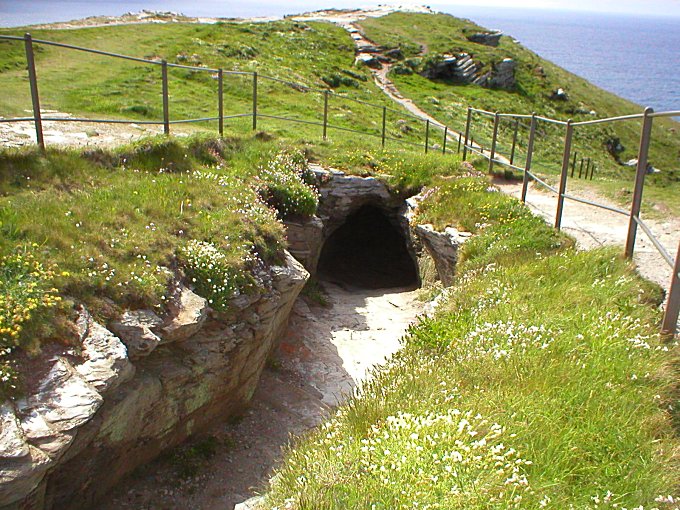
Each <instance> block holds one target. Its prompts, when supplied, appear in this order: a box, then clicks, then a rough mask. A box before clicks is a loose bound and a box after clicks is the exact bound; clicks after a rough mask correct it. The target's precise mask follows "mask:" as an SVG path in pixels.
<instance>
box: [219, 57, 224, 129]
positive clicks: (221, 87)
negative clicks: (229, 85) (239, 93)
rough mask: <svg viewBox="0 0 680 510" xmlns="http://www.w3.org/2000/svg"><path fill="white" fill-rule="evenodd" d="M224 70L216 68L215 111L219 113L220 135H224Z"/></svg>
mask: <svg viewBox="0 0 680 510" xmlns="http://www.w3.org/2000/svg"><path fill="white" fill-rule="evenodd" d="M223 92H224V72H223V71H222V69H218V70H217V112H218V115H219V117H220V118H219V121H218V126H219V127H218V129H219V132H220V136H224V93H223Z"/></svg>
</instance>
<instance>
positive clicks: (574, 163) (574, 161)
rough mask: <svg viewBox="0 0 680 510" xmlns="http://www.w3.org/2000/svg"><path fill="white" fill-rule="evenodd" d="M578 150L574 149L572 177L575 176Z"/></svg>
mask: <svg viewBox="0 0 680 510" xmlns="http://www.w3.org/2000/svg"><path fill="white" fill-rule="evenodd" d="M577 156H578V152H576V151H574V159H572V161H571V177H574V171H575V170H576V157H577Z"/></svg>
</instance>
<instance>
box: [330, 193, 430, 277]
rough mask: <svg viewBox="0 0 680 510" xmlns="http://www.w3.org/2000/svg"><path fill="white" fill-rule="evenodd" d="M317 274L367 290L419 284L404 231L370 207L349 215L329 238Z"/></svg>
mask: <svg viewBox="0 0 680 510" xmlns="http://www.w3.org/2000/svg"><path fill="white" fill-rule="evenodd" d="M318 274H319V277H320V278H321V279H323V280H327V281H331V282H335V283H340V284H344V285H349V286H352V287H359V288H365V289H385V288H394V287H417V286H418V284H419V283H420V281H419V277H418V270H417V267H416V263H415V261H414V259H413V257H412V256H411V254H410V253H409V251H408V248H407V241H406V238H405V235H404V233H403V231H402V230H401V229H400V228H398V227H397V226H395V225H394V224H393V223H392V222H391V221H390V220H389V218H388V217H387V216H386V214H385V212H383V211H382V210H381V209H379V208H378V207H374V206H371V205H365V206H363V207H361V208H360V209H359V210H357V211H356V212H354V213H352V214H351V215H349V216H348V217H347V219H346V221H345V223H344V224H343V225H341V226H340V227H339V228H338V229H337V230H335V231H334V232H333V233H332V234H331V235H330V236H329V237H328V239H327V240H326V242H325V243H324V246H323V249H322V250H321V257H320V259H319V265H318Z"/></svg>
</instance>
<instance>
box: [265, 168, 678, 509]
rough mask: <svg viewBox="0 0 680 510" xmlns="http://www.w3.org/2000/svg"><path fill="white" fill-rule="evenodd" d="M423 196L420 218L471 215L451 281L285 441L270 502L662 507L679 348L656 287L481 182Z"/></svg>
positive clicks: (673, 467)
mask: <svg viewBox="0 0 680 510" xmlns="http://www.w3.org/2000/svg"><path fill="white" fill-rule="evenodd" d="M429 201H430V204H429V205H428V203H427V201H426V203H425V206H424V208H423V211H422V212H421V218H420V219H430V220H432V221H433V222H434V223H435V224H437V223H441V222H443V221H444V220H443V212H442V211H443V210H446V207H447V205H448V206H453V205H454V204H455V205H457V206H459V205H461V201H462V202H464V204H463V205H464V207H462V208H453V209H449V211H450V213H451V220H450V223H451V224H456V223H459V224H460V222H461V221H464V218H466V217H467V216H470V217H471V218H477V219H476V220H475V223H474V224H473V225H472V228H473V229H474V230H476V232H477V235H476V236H475V237H473V238H472V240H471V241H469V243H467V244H466V245H464V248H463V258H464V260H465V262H464V263H463V264H462V272H461V273H460V275H459V277H458V281H457V283H456V284H455V286H454V287H453V288H451V289H450V290H449V291H448V293H447V297H446V299H445V300H444V301H443V304H442V305H441V306H440V307H439V309H438V311H437V312H436V314H435V315H434V316H433V317H430V318H422V319H421V320H420V321H419V322H418V323H417V324H415V325H413V326H412V327H411V329H410V330H409V332H408V334H407V335H406V337H405V338H404V339H403V343H404V348H403V350H402V351H400V352H399V353H398V354H396V355H395V356H394V357H393V358H392V359H391V360H390V361H389V362H388V363H387V364H386V365H385V366H384V367H382V368H380V369H378V370H377V371H376V372H375V373H374V378H373V379H372V380H371V381H369V382H368V383H367V384H365V385H364V386H363V387H362V388H361V389H359V390H357V391H356V393H355V394H354V395H353V396H352V397H351V398H350V399H349V401H348V402H347V403H346V404H345V405H343V406H342V407H340V408H339V410H338V411H337V413H336V414H335V415H334V416H333V417H332V418H331V419H330V420H329V421H328V422H327V423H325V424H324V425H323V426H322V427H321V428H320V429H319V430H317V431H315V432H313V433H312V434H310V436H309V437H307V438H304V439H303V440H301V441H300V442H299V443H298V444H297V445H295V446H294V447H293V448H291V449H290V450H289V451H288V452H287V455H286V460H285V463H284V465H283V466H282V468H281V469H280V470H279V473H278V476H276V477H275V478H274V484H273V488H272V489H271V491H270V492H269V493H268V494H267V499H266V502H267V507H269V508H287V509H313V508H329V509H330V508H337V509H341V508H367V509H369V508H376V509H378V508H384V509H398V508H403V509H412V508H431V509H434V508H441V509H452V508H466V509H474V508H479V509H481V508H485V509H486V508H498V509H506V508H555V509H565V508H574V509H577V508H578V509H586V508H593V509H594V508H619V509H621V508H627V509H632V508H660V509H670V508H674V506H673V504H672V500H671V499H669V498H668V495H669V494H671V495H672V494H674V493H677V480H678V475H679V474H680V464H679V463H678V458H677V452H678V446H679V443H678V438H677V434H676V430H674V428H673V420H674V418H675V419H677V416H674V415H673V413H674V411H673V409H674V407H675V406H676V402H674V399H677V370H676V369H674V368H672V367H673V362H677V347H676V345H675V344H668V343H664V342H662V341H661V340H660V339H659V336H658V334H657V331H658V329H657V328H658V326H657V324H658V319H659V316H658V308H657V304H658V302H659V299H660V295H659V291H658V289H657V288H655V287H654V286H653V285H651V284H648V283H647V282H645V281H644V280H642V279H640V278H639V276H637V275H636V274H635V273H634V271H633V269H632V267H631V266H630V265H629V264H628V263H627V262H626V261H624V260H623V259H621V258H620V257H619V256H618V255H616V254H614V252H612V251H611V250H606V249H603V250H593V251H588V252H578V251H575V250H574V249H573V248H571V247H570V244H571V243H570V242H569V240H567V239H565V238H564V237H562V236H560V235H559V234H557V233H555V232H554V231H552V229H550V228H549V227H547V226H546V225H545V224H543V223H542V222H541V221H540V220H539V219H535V222H534V220H532V219H531V215H530V214H529V213H528V211H526V210H525V209H523V207H522V206H519V205H518V204H517V202H516V201H513V200H511V199H509V198H508V197H505V196H502V195H500V194H498V193H495V192H492V191H487V190H486V189H485V186H484V187H483V182H482V181H481V180H480V181H475V180H471V179H469V178H467V179H463V180H461V181H458V182H456V181H453V182H452V183H447V185H446V186H442V187H440V189H439V190H438V191H436V192H435V193H434V194H433V198H431V199H429ZM440 213H441V214H440ZM499 229H502V230H503V232H504V233H503V235H499ZM535 232H538V233H539V235H538V236H533V233H535ZM529 236H531V241H529V242H528V241H527V239H528V237H529ZM480 246H484V249H481V250H480V249H479V247H480ZM489 251H492V252H493V253H494V257H498V258H496V260H491V258H490V257H488V256H487V253H488V252H489ZM675 366H677V365H675ZM676 424H677V422H676Z"/></svg>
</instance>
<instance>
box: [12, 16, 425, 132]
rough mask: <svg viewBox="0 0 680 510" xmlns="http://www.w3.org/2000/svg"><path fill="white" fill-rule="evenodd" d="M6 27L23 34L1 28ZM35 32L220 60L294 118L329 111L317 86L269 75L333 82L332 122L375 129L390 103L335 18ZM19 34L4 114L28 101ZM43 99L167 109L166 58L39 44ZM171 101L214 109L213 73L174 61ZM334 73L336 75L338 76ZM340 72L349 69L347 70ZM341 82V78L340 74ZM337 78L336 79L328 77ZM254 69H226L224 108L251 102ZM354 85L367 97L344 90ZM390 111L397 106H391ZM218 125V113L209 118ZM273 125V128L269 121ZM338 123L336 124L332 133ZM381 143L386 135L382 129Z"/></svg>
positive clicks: (78, 108) (265, 110) (184, 110)
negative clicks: (153, 62) (122, 57)
mask: <svg viewBox="0 0 680 510" xmlns="http://www.w3.org/2000/svg"><path fill="white" fill-rule="evenodd" d="M0 34H10V35H23V32H21V31H19V30H16V29H14V30H11V29H1V30H0ZM32 35H33V37H34V39H46V40H51V41H56V42H62V43H68V44H74V45H77V46H82V47H86V48H93V49H99V50H104V51H109V52H114V53H121V54H125V55H131V56H136V57H142V58H147V59H155V60H160V59H166V60H167V61H168V62H170V63H178V64H183V65H192V66H207V67H211V68H218V67H219V68H223V69H224V70H225V71H240V72H248V73H252V72H253V71H257V72H258V73H259V74H260V78H259V80H258V113H259V114H261V115H274V116H285V117H289V118H293V119H298V120H305V121H314V122H318V123H321V122H322V121H323V108H324V98H323V94H322V93H320V92H319V91H314V92H313V91H305V90H304V89H301V88H299V87H293V86H290V85H289V84H284V83H280V82H276V81H272V80H269V79H267V78H266V77H272V78H277V79H280V80H285V81H288V82H295V83H298V84H302V85H304V86H308V87H312V88H315V89H323V90H332V91H333V92H334V93H335V94H334V95H333V96H332V97H331V98H330V100H329V104H328V106H329V109H328V123H329V125H331V126H339V127H342V128H354V129H360V130H362V131H364V132H366V133H369V134H371V135H373V136H378V135H379V134H380V132H381V127H382V106H393V104H392V103H391V101H390V100H389V98H387V97H386V96H385V95H384V94H383V93H382V92H381V91H380V90H379V89H378V88H377V87H376V86H375V84H374V83H373V80H372V78H371V74H370V72H369V70H368V69H367V68H365V67H362V66H360V67H357V66H355V65H354V43H353V41H352V40H351V38H350V37H349V35H348V34H347V32H346V31H345V30H343V29H341V28H339V27H336V26H334V25H332V24H329V23H298V22H291V21H277V22H272V23H228V22H225V23H217V24H205V25H203V24H196V23H172V24H157V25H156V24H149V25H145V26H144V27H143V29H140V27H139V26H138V25H121V26H109V27H97V28H81V29H76V30H49V29H43V30H34V31H32ZM22 47H23V42H22V41H0V87H2V89H3V91H4V94H3V95H2V97H1V98H0V115H3V116H5V117H9V116H25V115H26V113H25V110H30V108H31V101H30V95H29V92H28V83H27V77H26V71H25V56H24V55H23V51H22ZM35 48H36V66H37V72H38V79H39V89H40V97H41V106H42V108H47V109H54V110H59V111H62V112H68V113H72V114H74V115H82V116H87V117H90V118H93V117H98V118H101V117H103V118H111V119H121V118H124V119H132V120H160V119H162V95H161V68H160V66H158V65H150V64H143V63H138V62H130V61H127V60H120V59H115V58H111V57H105V56H98V55H93V54H89V53H84V52H78V51H73V50H68V49H63V48H56V47H52V46H45V45H39V44H36V45H35ZM168 75H169V103H170V117H171V119H172V120H179V119H187V118H199V117H208V116H216V115H217V79H216V76H214V75H213V74H212V73H210V72H204V71H195V70H186V69H173V68H169V71H168ZM332 77H340V79H339V81H338V80H335V79H333V78H332ZM342 78H344V79H342ZM336 82H337V83H336ZM328 83H331V85H332V86H329V85H328ZM252 91H253V78H252V76H251V75H230V74H225V77H224V98H225V101H224V105H225V115H227V116H229V115H238V114H245V113H250V112H251V111H252ZM343 95H348V96H351V97H353V98H355V99H359V100H361V101H364V102H370V103H372V104H375V105H376V106H375V107H371V106H366V105H365V104H361V103H357V102H354V101H348V100H345V99H342V98H341V96H343ZM392 115H394V114H392ZM399 119H400V117H399V116H394V118H391V119H390V120H389V122H388V125H387V135H388V136H393V137H400V138H401V137H404V138H407V139H415V136H416V134H417V135H419V136H420V137H421V138H422V136H423V132H422V131H423V130H422V127H421V128H419V129H415V124H414V123H413V122H411V124H413V126H414V133H413V134H410V135H404V134H403V133H402V132H401V131H400V130H399V127H398V126H397V125H396V121H397V120H399ZM226 122H227V124H228V125H231V126H234V127H235V128H236V127H237V128H239V129H243V130H246V129H249V124H250V119H247V121H244V120H243V119H232V120H229V119H228V120H227V121H226ZM259 124H260V126H262V127H265V126H266V129H267V130H268V131H273V132H275V131H276V130H279V129H280V130H282V131H283V132H285V133H286V134H288V135H290V136H299V135H301V134H314V135H315V136H316V137H317V138H320V136H321V127H320V126H310V125H307V124H301V123H285V124H284V123H281V122H279V121H276V120H273V119H265V118H260V119H259ZM209 125H210V127H211V129H216V122H212V123H210V124H209ZM273 126H276V130H275V129H273ZM340 134H341V133H340V132H338V131H334V130H332V129H331V131H330V136H331V137H334V136H338V135H340ZM376 142H377V143H380V139H379V138H376Z"/></svg>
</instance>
